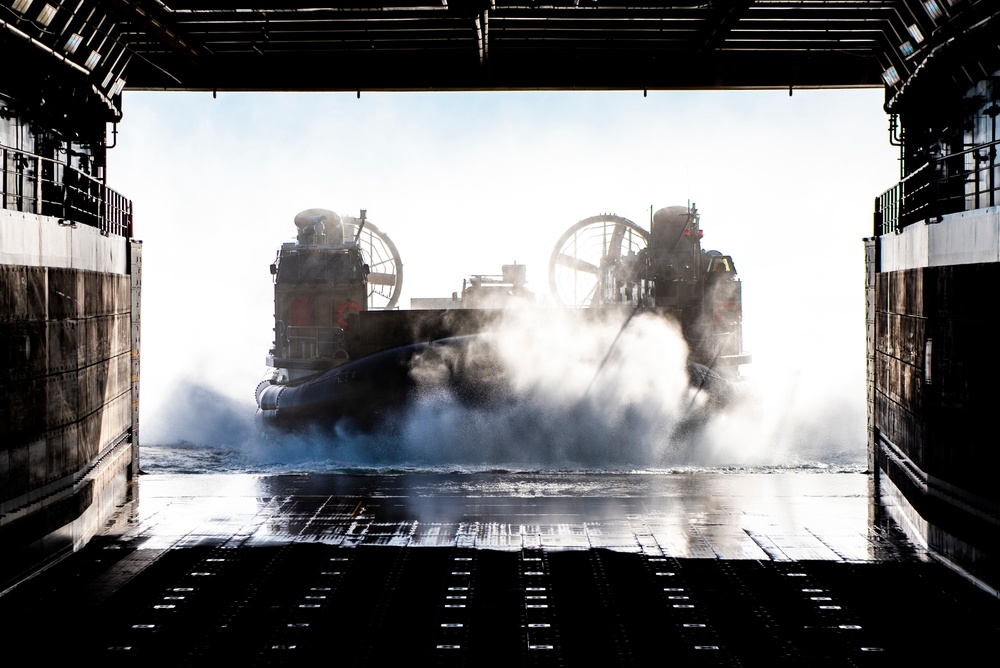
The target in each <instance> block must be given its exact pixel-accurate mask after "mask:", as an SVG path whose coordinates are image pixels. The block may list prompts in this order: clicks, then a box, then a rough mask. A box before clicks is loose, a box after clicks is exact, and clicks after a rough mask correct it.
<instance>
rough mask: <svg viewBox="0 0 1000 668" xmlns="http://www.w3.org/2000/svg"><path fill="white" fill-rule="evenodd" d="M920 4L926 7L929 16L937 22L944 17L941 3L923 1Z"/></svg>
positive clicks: (936, 0) (928, 0)
mask: <svg viewBox="0 0 1000 668" xmlns="http://www.w3.org/2000/svg"><path fill="white" fill-rule="evenodd" d="M920 4H922V5H923V6H924V11H926V12H927V15H928V16H930V17H931V18H932V19H934V20H935V21H937V20H938V19H939V18H941V17H943V16H944V9H942V8H941V3H940V2H938V0H923V2H921V3H920Z"/></svg>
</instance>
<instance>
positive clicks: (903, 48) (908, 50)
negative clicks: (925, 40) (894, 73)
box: [899, 41, 915, 58]
mask: <svg viewBox="0 0 1000 668" xmlns="http://www.w3.org/2000/svg"><path fill="white" fill-rule="evenodd" d="M914 51H915V49H914V48H913V43H912V42H910V41H906V42H903V43H902V44H900V45H899V52H900V53H902V54H903V57H904V58H909V57H910V56H912V55H913V52H914Z"/></svg>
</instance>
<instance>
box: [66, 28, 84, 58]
mask: <svg viewBox="0 0 1000 668" xmlns="http://www.w3.org/2000/svg"><path fill="white" fill-rule="evenodd" d="M82 43H83V36H82V35H78V34H76V33H73V34H72V35H70V36H69V39H67V40H66V44H65V45H64V46H63V51H65V52H66V53H68V54H70V55H72V54H74V53H76V50H77V49H78V48H80V44H82Z"/></svg>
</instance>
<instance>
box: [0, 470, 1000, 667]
mask: <svg viewBox="0 0 1000 668" xmlns="http://www.w3.org/2000/svg"><path fill="white" fill-rule="evenodd" d="M868 485H869V477H868V476H867V475H864V474H860V473H858V474H851V473H843V474H819V473H767V474H717V473H694V474H673V475H654V474H603V473H591V474H584V473H578V474H566V473H559V474H556V473H553V474H544V473H531V474H528V473H476V474H460V473H454V474H436V473H434V474H430V473H416V474H404V475H385V476H376V475H357V476H355V475H323V474H310V475H299V476H246V475H225V476H215V475H189V476H166V475H163V476H146V477H144V478H143V479H142V481H141V486H142V502H141V503H140V504H139V506H138V507H137V508H136V509H135V512H134V513H133V514H132V515H131V517H130V518H128V519H129V520H130V521H129V522H125V523H123V528H124V530H123V531H122V532H121V533H120V535H119V536H117V537H111V536H109V537H104V538H100V539H98V540H97V541H95V542H94V543H93V544H91V545H90V546H88V547H87V548H85V549H84V550H83V551H82V552H80V553H78V554H77V555H74V556H73V557H71V558H69V559H67V560H66V561H64V562H63V563H62V564H60V565H59V566H58V567H56V568H53V569H51V570H49V571H48V572H46V573H44V574H43V575H41V576H39V577H37V578H35V579H34V580H31V581H29V582H27V583H24V584H22V585H21V586H20V587H18V588H17V589H15V590H14V591H12V592H10V593H8V594H7V595H6V596H3V597H0V611H3V615H4V618H5V619H8V620H11V623H12V624H13V627H12V631H13V632H15V633H20V632H22V631H23V632H24V633H25V634H26V633H27V630H28V629H29V628H31V627H32V625H35V624H37V623H38V622H39V620H41V619H45V620H46V623H50V624H60V625H62V624H63V623H64V622H65V623H66V624H65V628H67V629H73V630H72V631H70V637H69V638H68V640H69V642H68V643H67V644H66V645H65V647H57V648H54V649H53V650H52V651H54V652H56V653H58V652H61V651H63V650H64V649H65V650H66V651H67V652H69V653H71V654H72V655H74V656H82V655H87V654H89V653H91V652H94V653H98V654H100V655H103V656H109V655H113V656H116V657H119V658H123V657H129V658H135V659H138V660H146V659H150V658H155V659H156V660H158V661H163V660H169V661H170V662H171V663H172V664H174V665H205V664H206V663H208V662H212V661H216V660H226V661H230V662H233V661H236V662H242V663H244V664H246V665H293V664H297V663H298V662H300V661H302V660H317V659H336V660H337V661H339V662H343V663H345V664H347V665H385V664H386V663H387V662H389V661H400V660H403V661H412V662H417V663H431V664H435V665H481V664H482V663H483V662H484V661H486V660H488V659H489V658H490V657H498V658H500V659H502V660H504V661H510V662H514V663H516V664H524V665H573V664H580V663H581V662H584V661H586V662H588V663H593V662H598V663H600V664H602V665H638V664H640V663H646V662H647V661H648V660H663V661H673V662H677V663H678V665H722V666H738V665H756V664H758V663H761V662H764V661H766V662H768V663H770V664H772V665H781V666H788V665H810V666H817V665H818V666H825V665H837V666H841V665H894V663H895V662H897V661H899V660H914V659H922V658H925V657H927V656H930V655H933V654H935V653H940V654H947V655H948V656H950V658H952V659H961V658H962V657H964V656H968V657H972V656H975V655H976V654H978V653H980V652H983V651H986V649H987V648H988V646H989V645H990V644H992V642H994V640H995V638H996V637H997V633H998V631H1000V615H998V614H997V612H998V608H1000V603H998V601H997V599H996V598H995V597H993V596H990V595H989V594H987V593H986V592H983V591H982V590H980V589H977V588H975V587H974V586H973V585H971V584H970V583H969V582H968V581H966V580H964V579H962V578H961V577H959V576H958V575H956V574H955V573H953V572H952V571H950V570H948V569H947V568H945V567H944V566H943V565H941V564H940V563H938V562H936V561H934V560H930V559H927V558H926V555H925V554H924V552H923V551H922V550H920V549H919V548H916V547H914V546H913V545H912V544H910V543H908V542H907V541H906V540H905V539H904V538H903V537H902V535H901V534H899V533H897V532H896V531H895V529H894V527H893V525H892V523H891V522H889V521H888V520H882V519H880V516H881V511H880V510H879V509H878V505H877V501H876V500H875V498H874V497H873V496H872V495H871V494H869V490H868ZM876 592H877V594H876ZM70 618H72V622H73V623H72V624H70V623H69V620H70ZM25 637H26V636H25ZM81 652H82V653H81ZM581 665H582V664H581Z"/></svg>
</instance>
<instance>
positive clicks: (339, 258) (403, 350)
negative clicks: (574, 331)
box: [256, 207, 750, 429]
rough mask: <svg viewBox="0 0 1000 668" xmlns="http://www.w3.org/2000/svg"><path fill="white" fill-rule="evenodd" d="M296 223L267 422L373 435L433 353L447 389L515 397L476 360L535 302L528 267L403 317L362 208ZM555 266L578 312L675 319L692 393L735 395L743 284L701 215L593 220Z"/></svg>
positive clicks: (278, 295)
mask: <svg viewBox="0 0 1000 668" xmlns="http://www.w3.org/2000/svg"><path fill="white" fill-rule="evenodd" d="M295 224H296V226H297V228H298V236H297V239H296V241H295V242H294V243H286V244H283V245H282V246H281V249H280V250H279V252H278V257H277V259H276V260H275V262H274V263H273V264H272V265H271V273H272V274H273V275H274V277H275V283H274V333H275V338H274V346H273V347H272V349H271V351H270V352H269V354H268V356H267V365H268V367H270V370H269V371H268V373H267V374H266V376H265V378H264V380H262V381H261V382H260V384H258V386H257V392H256V395H257V405H258V409H259V410H258V416H259V417H260V419H261V420H262V421H263V422H265V423H267V424H270V425H275V426H278V427H280V428H283V429H299V428H303V427H306V426H307V425H316V424H319V425H327V426H329V425H332V424H335V423H336V422H337V421H338V420H339V419H340V418H342V417H346V418H349V419H350V420H352V421H353V422H354V423H355V424H357V425H359V426H362V427H369V426H374V425H376V424H380V423H383V422H384V421H385V420H386V419H387V418H388V419H389V420H391V419H393V416H395V415H398V409H399V408H400V407H401V406H403V405H404V404H405V403H406V402H407V401H409V400H410V399H411V398H412V397H413V396H414V392H415V390H416V389H417V378H415V377H414V374H413V373H411V371H412V369H413V366H414V364H415V363H417V362H418V360H420V359H424V358H426V359H431V360H437V361H438V362H439V363H440V364H441V365H443V366H442V367H441V368H443V369H446V372H445V373H443V375H441V377H440V378H439V380H440V381H442V382H443V383H444V384H445V386H447V387H450V388H451V389H452V390H454V391H455V392H456V395H460V396H461V397H463V398H467V399H472V400H482V399H483V398H485V397H491V398H492V399H496V398H497V397H502V395H503V394H504V392H505V391H507V390H509V388H507V385H506V383H505V379H504V374H503V373H502V372H501V373H497V372H496V369H492V367H490V369H487V368H486V367H484V366H483V365H482V364H479V363H478V362H477V360H478V359H479V358H480V357H482V354H481V352H482V351H480V354H479V355H472V356H470V355H467V354H466V351H468V349H469V346H470V345H473V344H474V342H476V341H489V340H491V336H490V334H489V332H490V331H491V328H494V326H495V325H497V324H498V323H500V322H501V321H502V314H503V313H504V312H505V309H508V308H511V307H516V308H522V307H525V306H530V307H534V306H535V302H534V298H533V295H532V294H531V292H530V291H528V290H527V289H526V287H525V283H526V273H525V267H524V265H518V264H512V265H505V266H504V268H503V269H504V275H503V276H485V275H477V276H473V277H472V279H469V280H468V281H466V283H465V284H464V285H463V292H462V299H461V300H452V301H457V302H458V304H459V305H458V306H454V305H452V306H445V307H435V308H431V309H426V310H419V309H414V310H409V311H399V310H396V309H395V308H394V307H395V305H396V302H397V301H398V299H399V291H400V287H401V285H402V277H403V276H402V274H403V265H402V262H401V261H400V259H399V253H398V251H397V250H396V247H395V245H394V244H393V243H392V241H391V240H390V239H389V237H388V236H387V235H385V234H384V233H382V232H380V231H379V230H378V229H377V228H376V227H375V226H374V225H372V224H371V223H370V222H369V221H368V220H367V217H366V213H365V211H364V210H362V211H361V215H360V216H359V217H357V218H354V217H346V216H344V217H342V216H339V215H337V214H336V213H334V212H333V211H329V210H326V209H308V210H306V211H303V212H301V213H300V214H299V215H297V216H296V217H295ZM549 271H550V280H551V284H552V292H553V295H554V296H555V298H556V299H557V300H559V301H561V302H562V303H563V304H566V305H568V306H586V307H592V308H595V309H597V308H600V309H603V310H604V311H605V312H606V311H608V310H613V309H619V310H621V309H623V308H624V307H628V306H631V307H634V308H635V309H636V310H638V309H640V308H641V309H645V310H648V311H653V312H657V313H661V314H664V315H667V316H669V317H673V318H676V320H677V321H678V322H679V323H680V325H681V327H682V329H683V332H684V335H685V338H686V339H687V341H688V345H689V349H690V355H689V359H688V373H689V377H690V380H691V382H692V384H694V385H696V386H697V387H699V388H700V389H703V390H705V393H706V395H711V396H712V397H713V399H714V400H715V403H716V404H718V405H721V404H723V403H725V401H727V400H728V397H730V396H731V395H732V394H733V390H732V385H731V384H730V383H729V382H728V380H726V379H725V378H724V377H725V376H730V377H731V376H734V375H735V372H736V369H737V368H738V366H739V365H740V364H745V363H747V362H749V361H750V356H749V355H747V354H746V353H744V352H743V351H742V341H741V340H742V336H741V312H740V299H741V295H740V282H739V280H738V279H737V278H736V268H735V266H734V265H733V261H732V258H731V257H729V256H728V255H722V254H721V253H719V252H717V251H707V252H706V251H702V250H701V230H700V228H699V226H698V214H697V211H695V209H694V208H691V209H688V208H687V207H669V208H666V209H661V210H660V211H657V212H656V214H655V215H654V216H653V223H652V231H651V232H647V231H646V230H644V229H642V228H641V227H639V226H638V225H636V224H635V223H633V222H631V221H629V220H627V219H625V218H622V217H620V216H613V215H604V216H595V217H593V218H587V219H586V220H582V221H580V222H579V223H577V224H576V225H574V226H573V227H571V228H570V229H569V230H568V231H567V232H566V233H565V234H564V235H563V236H562V238H561V239H560V240H559V243H558V244H557V245H556V249H555V250H554V251H553V253H552V259H551V262H550V268H549ZM588 315H589V314H588ZM483 334H485V335H486V336H485V337H483V336H480V335H483ZM487 357H488V356H487ZM484 359H485V358H484ZM490 363H492V362H490ZM491 369H492V370H491ZM716 372H719V373H716ZM729 372H732V373H729ZM720 374H721V375H720ZM505 388H506V389H505Z"/></svg>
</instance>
